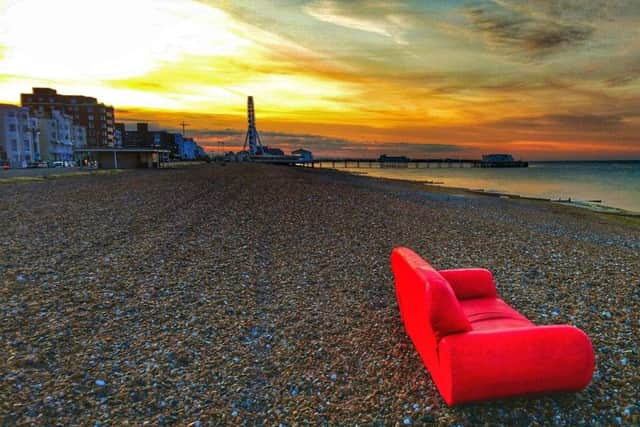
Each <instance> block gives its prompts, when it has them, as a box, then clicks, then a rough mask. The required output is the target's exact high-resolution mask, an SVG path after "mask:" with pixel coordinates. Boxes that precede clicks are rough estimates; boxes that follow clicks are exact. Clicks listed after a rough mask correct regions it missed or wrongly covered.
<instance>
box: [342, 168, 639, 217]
mask: <svg viewBox="0 0 640 427" xmlns="http://www.w3.org/2000/svg"><path fill="white" fill-rule="evenodd" d="M336 166H339V165H338V164H336ZM348 166H353V165H351V164H350V165H348ZM375 166H378V165H377V164H376V163H374V167H373V168H353V167H348V168H342V167H339V168H338V169H341V170H348V171H350V172H354V173H360V174H366V175H371V176H377V177H382V178H396V179H406V180H411V181H419V182H424V181H433V182H437V183H438V184H441V185H443V186H447V187H460V188H467V189H472V190H484V191H491V192H499V193H505V194H517V195H520V196H527V197H540V198H545V199H552V200H558V199H562V200H567V199H569V198H570V199H571V201H572V202H574V203H578V204H582V203H583V202H584V204H585V205H590V206H598V205H602V206H607V207H612V208H617V209H622V210H626V211H631V212H635V213H640V161H602V162H530V163H529V167H528V168H457V167H453V168H437V167H434V166H433V165H432V166H431V167H430V168H426V167H424V165H421V167H420V168H418V169H415V168H414V167H413V165H409V167H408V168H380V167H375ZM595 201H600V202H595Z"/></svg>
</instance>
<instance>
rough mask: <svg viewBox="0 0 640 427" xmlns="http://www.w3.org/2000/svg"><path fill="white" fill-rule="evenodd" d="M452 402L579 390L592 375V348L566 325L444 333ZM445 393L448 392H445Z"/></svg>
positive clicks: (447, 386) (448, 396) (448, 392)
mask: <svg viewBox="0 0 640 427" xmlns="http://www.w3.org/2000/svg"><path fill="white" fill-rule="evenodd" d="M438 347H439V348H438V350H439V358H440V366H441V368H442V370H443V372H447V373H448V375H447V379H448V381H446V384H445V387H444V389H445V390H444V391H445V393H443V396H444V397H445V400H446V401H447V403H448V404H450V405H451V404H454V403H461V402H467V401H471V400H478V399H487V398H495V397H502V396H510V395H513V394H522V393H536V392H543V391H578V390H582V389H583V388H585V387H586V386H587V385H588V384H589V382H590V381H591V376H592V374H593V369H594V363H595V358H594V353H593V347H592V345H591V341H590V340H589V338H588V337H587V335H585V333H584V332H582V331H581V330H580V329H578V328H575V327H573V326H567V325H553V326H532V327H528V328H517V329H502V330H496V331H472V332H469V333H466V334H457V335H450V336H447V337H445V338H443V339H442V340H441V341H440V343H439V346H438ZM445 395H446V396H445Z"/></svg>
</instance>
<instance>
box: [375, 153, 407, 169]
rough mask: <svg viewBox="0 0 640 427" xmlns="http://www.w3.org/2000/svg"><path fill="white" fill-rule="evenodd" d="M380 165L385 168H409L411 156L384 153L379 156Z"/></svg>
mask: <svg viewBox="0 0 640 427" xmlns="http://www.w3.org/2000/svg"><path fill="white" fill-rule="evenodd" d="M378 162H380V167H383V168H407V167H409V158H408V157H405V156H387V155H386V154H383V155H382V156H380V157H378Z"/></svg>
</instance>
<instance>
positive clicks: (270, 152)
mask: <svg viewBox="0 0 640 427" xmlns="http://www.w3.org/2000/svg"><path fill="white" fill-rule="evenodd" d="M262 152H263V153H264V154H267V155H269V156H284V151H282V150H281V149H279V148H275V147H274V148H270V147H267V146H266V145H265V146H263V150H262Z"/></svg>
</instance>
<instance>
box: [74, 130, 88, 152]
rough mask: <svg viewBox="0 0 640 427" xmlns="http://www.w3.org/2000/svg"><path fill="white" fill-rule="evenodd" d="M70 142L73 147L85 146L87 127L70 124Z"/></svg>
mask: <svg viewBox="0 0 640 427" xmlns="http://www.w3.org/2000/svg"><path fill="white" fill-rule="evenodd" d="M71 143H72V145H73V147H74V148H81V147H86V146H87V128H86V127H84V126H79V125H71Z"/></svg>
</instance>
